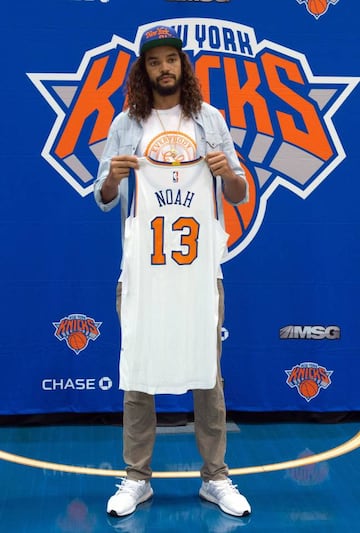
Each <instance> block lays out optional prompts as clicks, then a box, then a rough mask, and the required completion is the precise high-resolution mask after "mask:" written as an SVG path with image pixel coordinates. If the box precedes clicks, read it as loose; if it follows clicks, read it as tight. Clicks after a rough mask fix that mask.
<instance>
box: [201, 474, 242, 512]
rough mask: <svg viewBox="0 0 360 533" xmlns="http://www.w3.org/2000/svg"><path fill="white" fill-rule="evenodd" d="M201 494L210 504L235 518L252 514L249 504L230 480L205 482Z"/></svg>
mask: <svg viewBox="0 0 360 533" xmlns="http://www.w3.org/2000/svg"><path fill="white" fill-rule="evenodd" d="M199 494H200V496H201V497H202V498H204V499H205V500H207V501H208V502H212V503H216V504H217V505H218V506H219V507H220V509H221V510H222V511H224V513H228V514H231V515H233V516H247V515H249V514H250V513H251V507H250V504H249V502H248V501H247V499H246V498H245V496H243V495H242V494H240V492H239V491H238V489H237V485H233V484H232V481H231V479H229V478H227V479H222V480H220V481H203V482H202V485H201V488H200V492H199Z"/></svg>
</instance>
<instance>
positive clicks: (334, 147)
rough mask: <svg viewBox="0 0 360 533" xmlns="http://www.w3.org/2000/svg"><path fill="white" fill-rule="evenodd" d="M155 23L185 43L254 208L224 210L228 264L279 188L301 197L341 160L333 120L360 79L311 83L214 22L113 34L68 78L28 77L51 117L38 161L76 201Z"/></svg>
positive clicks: (281, 57) (272, 46) (302, 70)
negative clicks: (131, 36) (129, 36)
mask: <svg viewBox="0 0 360 533" xmlns="http://www.w3.org/2000/svg"><path fill="white" fill-rule="evenodd" d="M155 24H163V25H168V26H173V27H174V28H175V29H176V30H177V32H178V34H179V35H180V36H181V38H182V40H183V43H184V49H185V50H186V51H187V52H188V53H189V55H190V58H191V60H192V62H193V64H194V67H195V71H196V74H197V75H198V77H199V79H200V82H201V86H202V89H203V96H204V100H205V101H208V102H210V103H213V104H214V105H215V106H216V107H217V108H219V109H220V110H221V112H222V113H223V115H224V116H225V118H226V121H227V123H228V125H229V127H230V131H231V134H232V137H233V140H234V143H235V146H236V148H237V151H238V154H239V157H240V159H241V161H242V164H243V167H244V169H245V172H246V175H247V179H248V182H249V187H250V201H249V202H248V203H247V204H244V205H241V206H235V207H234V206H231V205H229V204H227V203H226V202H225V203H224V211H225V225H226V231H227V233H228V234H229V235H230V237H229V254H228V256H227V259H232V258H233V257H235V256H236V255H238V254H239V253H240V252H241V251H242V250H243V249H245V248H246V247H247V246H248V244H249V243H250V242H251V241H252V239H253V238H254V237H255V235H256V234H257V232H258V230H259V228H260V227H261V224H262V221H263V219H264V216H265V212H266V207H267V201H268V199H269V198H270V196H271V195H272V194H273V193H274V191H275V190H276V189H277V187H283V188H286V189H288V190H289V191H291V192H292V193H294V194H296V195H298V196H300V197H301V198H303V199H305V198H307V197H308V195H309V194H311V193H312V192H313V191H314V190H315V189H316V188H317V187H318V186H319V185H320V184H321V182H322V181H323V180H324V179H325V178H326V177H327V176H328V175H329V174H330V173H331V172H332V171H333V170H334V169H335V168H336V167H337V166H338V165H339V164H340V162H341V161H342V160H343V159H344V158H345V152H344V149H343V147H342V144H341V141H340V139H339V137H338V134H337V131H336V128H335V125H334V123H333V116H334V114H335V113H336V111H337V110H338V109H339V107H340V106H341V105H342V104H343V102H344V101H345V100H346V98H347V97H348V96H349V95H350V93H351V92H352V91H353V90H354V88H355V87H356V85H357V84H358V81H359V78H355V77H346V78H345V77H337V76H326V77H325V76H315V75H314V74H313V73H312V70H311V68H310V65H309V63H308V59H307V58H306V57H305V56H304V55H303V54H301V53H299V52H297V51H296V50H292V49H289V48H286V47H285V46H282V45H280V44H277V43H274V42H271V41H267V40H263V41H260V42H258V41H257V39H256V35H255V31H254V29H253V28H252V27H249V26H245V25H243V24H238V23H236V22H229V21H224V20H219V19H210V18H209V19H208V18H205V19H199V18H196V19H195V18H179V19H170V20H162V21H157V22H155V21H154V22H151V23H149V24H146V25H143V26H140V27H139V28H138V32H137V35H136V38H135V42H134V43H132V42H129V41H127V40H125V39H123V38H122V37H119V36H117V35H114V36H113V37H112V39H111V41H110V42H108V43H105V44H103V45H101V46H99V47H97V48H94V49H91V50H88V51H87V52H86V53H85V54H84V56H83V59H82V61H81V63H80V65H79V68H78V70H77V71H76V72H74V73H66V74H64V73H50V74H43V73H42V74H36V73H31V74H28V76H29V78H30V80H31V81H32V83H33V84H34V85H35V87H36V88H37V89H38V90H39V92H40V93H41V95H42V96H43V97H44V98H45V99H46V101H47V102H48V103H49V105H50V106H51V107H52V109H53V110H54V113H55V116H56V118H55V121H54V124H53V126H52V129H51V131H50V134H49V136H48V138H47V139H46V142H45V145H44V148H43V150H42V156H43V157H44V158H45V159H46V160H47V161H48V163H49V164H50V165H51V166H52V167H53V168H54V169H55V170H56V171H57V172H58V173H59V174H60V175H61V176H62V177H63V178H64V179H65V180H66V181H67V182H68V183H69V184H70V185H71V186H72V187H73V188H74V189H75V190H76V191H77V192H78V193H79V194H80V195H81V196H86V195H88V194H90V193H91V192H92V191H93V182H94V179H95V177H96V174H97V169H98V164H99V159H100V157H101V154H102V151H103V148H104V145H105V142H106V137H107V134H108V130H109V127H110V124H111V122H112V120H113V118H114V117H115V115H117V114H118V113H119V112H121V111H122V110H123V109H124V107H125V105H126V102H125V96H124V92H123V88H124V83H125V80H126V77H127V74H128V72H129V68H130V66H131V64H132V62H133V61H134V60H135V58H136V54H137V51H138V48H139V42H140V38H141V35H142V34H143V32H144V31H146V30H147V29H149V28H150V27H152V26H154V25H155ZM299 161H301V165H300V164H299Z"/></svg>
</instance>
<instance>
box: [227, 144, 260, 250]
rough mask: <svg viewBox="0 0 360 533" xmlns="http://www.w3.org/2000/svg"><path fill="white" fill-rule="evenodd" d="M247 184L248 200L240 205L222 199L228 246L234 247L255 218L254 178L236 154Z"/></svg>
mask: <svg viewBox="0 0 360 533" xmlns="http://www.w3.org/2000/svg"><path fill="white" fill-rule="evenodd" d="M238 157H239V159H240V161H241V166H242V167H243V169H244V171H245V175H246V180H247V182H248V185H249V201H248V202H246V203H244V204H240V205H235V206H234V205H231V204H229V203H228V202H226V201H224V203H223V206H224V216H225V230H226V232H227V233H228V234H229V240H228V248H229V250H231V249H233V248H235V247H236V246H237V245H238V244H239V243H240V242H241V241H242V240H243V238H244V237H245V235H246V234H247V233H248V231H249V229H250V227H251V226H252V223H253V221H254V218H255V214H256V212H257V204H258V193H257V187H256V183H255V179H254V177H253V175H252V173H251V172H250V170H249V168H248V167H247V165H246V164H245V163H244V161H243V159H242V157H241V156H240V155H239V154H238Z"/></svg>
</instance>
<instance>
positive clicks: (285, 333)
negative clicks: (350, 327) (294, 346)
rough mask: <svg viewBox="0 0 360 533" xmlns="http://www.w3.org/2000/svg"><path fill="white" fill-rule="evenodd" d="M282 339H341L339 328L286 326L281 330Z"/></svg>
mask: <svg viewBox="0 0 360 533" xmlns="http://www.w3.org/2000/svg"><path fill="white" fill-rule="evenodd" d="M280 339H313V340H323V339H329V340H336V339H340V328H339V326H327V327H325V326H285V327H283V328H281V329H280Z"/></svg>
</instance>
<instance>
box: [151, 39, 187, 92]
mask: <svg viewBox="0 0 360 533" xmlns="http://www.w3.org/2000/svg"><path fill="white" fill-rule="evenodd" d="M145 68H146V72H147V75H148V76H149V79H150V83H151V86H152V88H153V89H154V90H155V91H156V92H157V93H158V94H160V95H161V96H169V95H172V94H175V93H176V92H177V91H178V90H179V89H180V85H181V59H180V56H179V52H178V51H177V49H176V48H173V47H172V46H158V47H156V48H153V49H152V50H149V51H148V52H146V53H145Z"/></svg>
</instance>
